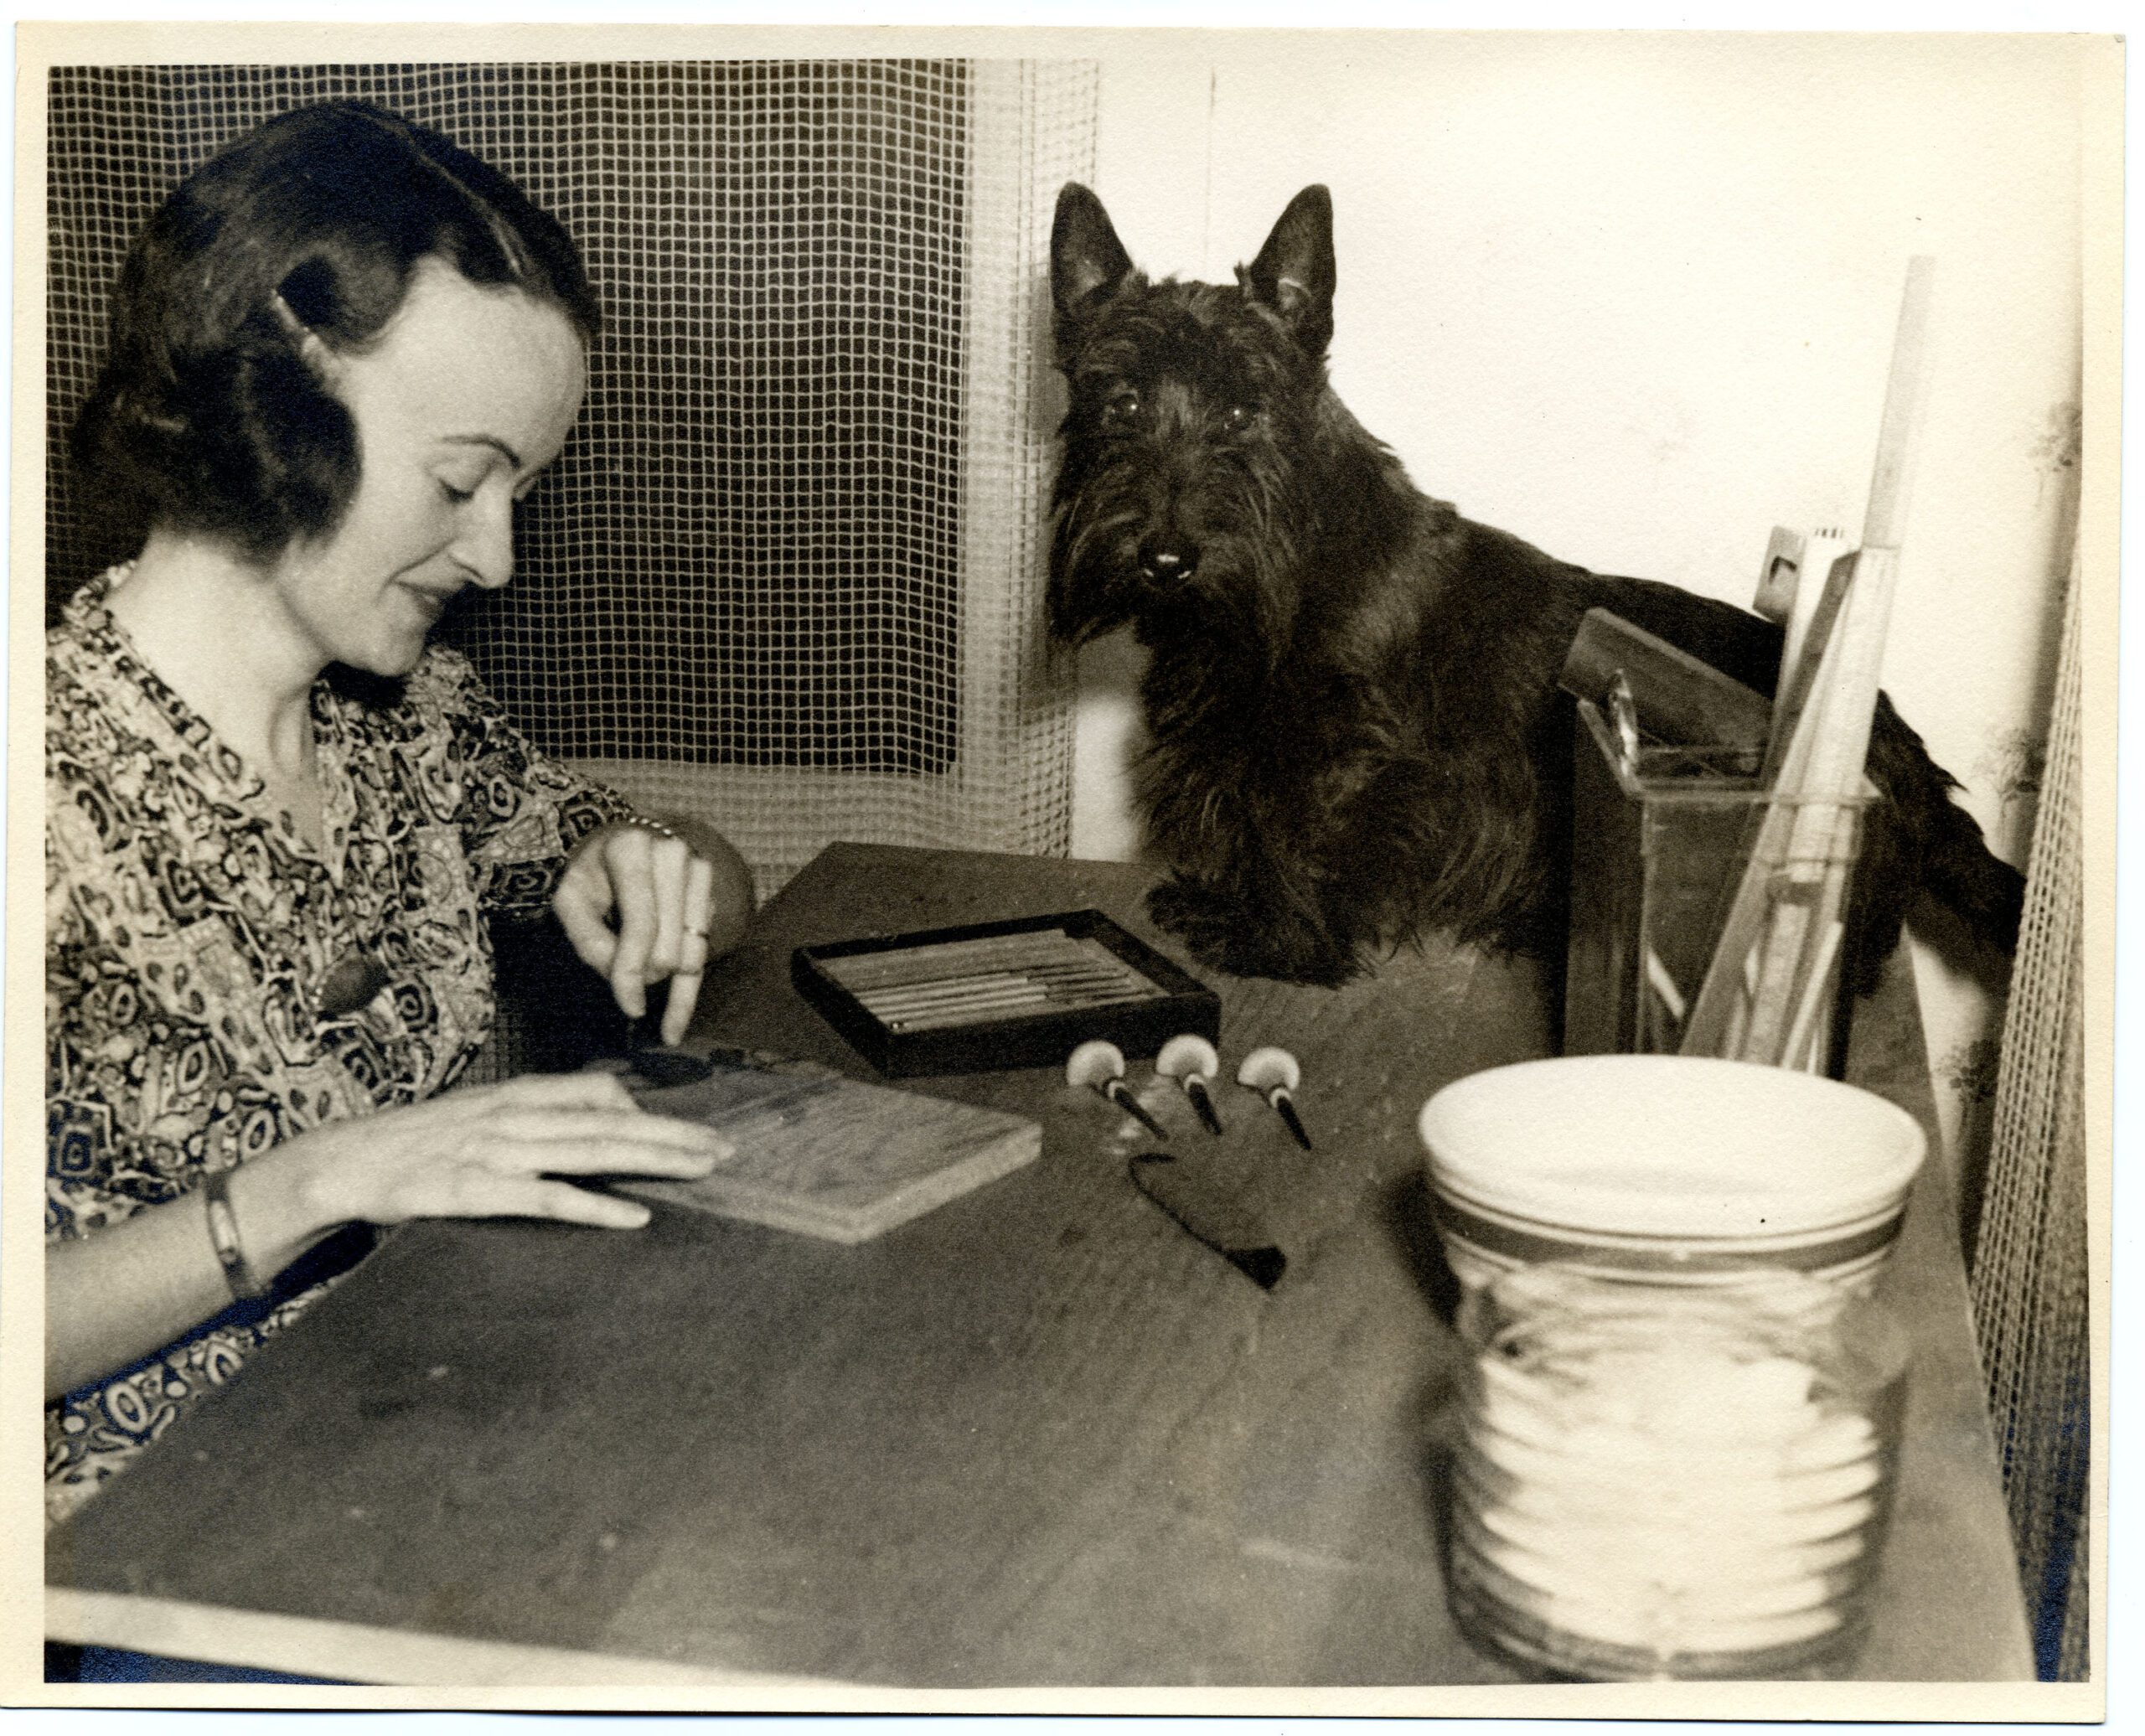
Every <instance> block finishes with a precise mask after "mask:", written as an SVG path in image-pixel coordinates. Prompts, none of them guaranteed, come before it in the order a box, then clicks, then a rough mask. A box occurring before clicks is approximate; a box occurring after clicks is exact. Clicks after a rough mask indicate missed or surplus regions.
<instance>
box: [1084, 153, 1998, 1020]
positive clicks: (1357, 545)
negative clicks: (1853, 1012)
mask: <svg viewBox="0 0 2145 1736" xmlns="http://www.w3.org/2000/svg"><path fill="white" fill-rule="evenodd" d="M1051 274H1052V292H1053V296H1054V299H1055V303H1056V308H1057V357H1058V364H1059V366H1060V368H1061V369H1062V370H1063V372H1064V375H1065V377H1066V380H1067V385H1068V386H1069V388H1070V391H1071V407H1070V409H1069V411H1067V416H1066V418H1065V423H1064V428H1063V437H1064V451H1063V457H1062V463H1061V466H1060V468H1059V472H1058V476H1057V493H1056V499H1055V514H1056V517H1055V532H1054V540H1053V543H1052V552H1051V575H1050V591H1049V607H1050V618H1051V625H1052V630H1053V632H1054V633H1056V634H1057V636H1058V637H1059V638H1062V639H1063V640H1066V641H1067V642H1071V643H1080V642H1082V641H1084V640H1087V639H1089V638H1093V637H1095V636H1096V635H1098V634H1100V633H1105V632H1107V631H1109V630H1110V629H1112V628H1116V627H1119V626H1123V625H1125V624H1128V623H1129V625H1130V626H1131V627H1132V628H1133V629H1134V631H1135V633H1136V634H1137V635H1138V637H1139V638H1140V642H1141V643H1144V644H1145V646H1147V647H1148V648H1149V649H1150V652H1151V654H1152V655H1151V659H1150V664H1149V666H1148V669H1147V673H1146V675H1145V680H1144V685H1143V688H1142V697H1143V700H1144V702H1145V712H1146V721H1147V726H1148V732H1149V736H1150V745H1149V746H1148V747H1147V748H1146V750H1145V753H1144V755H1143V757H1142V758H1141V760H1140V763H1139V765H1138V767H1137V768H1136V772H1135V780H1136V792H1137V796H1138V799H1139V802H1140V806H1141V808H1142V809H1143V810H1144V814H1145V823H1146V831H1147V840H1148V845H1149V848H1150V850H1152V851H1154V852H1155V853H1156V854H1158V855H1160V857H1161V858H1162V860H1164V861H1165V862H1166V865H1168V867H1169V869H1170V870H1171V878H1170V879H1168V880H1167V881H1165V882H1164V883H1163V884H1162V885H1161V886H1159V887H1157V888H1156V889H1155V892H1154V894H1153V895H1152V898H1151V901H1150V908H1151V910H1152V912H1153V914H1154V916H1155V919H1156V920H1157V921H1158V922H1160V924H1161V926H1162V927H1164V928H1166V929H1168V930H1170V931H1171V932H1172V933H1176V934H1177V935H1179V936H1180V937H1181V938H1183V939H1184V940H1185V941H1186V943H1189V945H1190V946H1191V949H1192V951H1193V952H1194V953H1197V955H1198V956H1199V957H1200V958H1202V959H1205V960H1206V961H1207V962H1209V963H1211V964H1217V965H1219V966H1221V967H1222V968H1223V969H1228V970H1231V971H1234V972H1237V973H1239V974H1254V975H1265V976H1274V977H1281V978H1285V979H1291V980H1295V981H1301V982H1310V983H1326V984H1336V983H1341V982H1344V981H1346V980H1347V979H1349V978H1350V977H1352V976H1353V975H1356V974H1358V973H1359V972H1361V971H1362V970H1363V969H1366V968H1367V966H1368V965H1369V964H1370V963H1371V962H1372V960H1373V959H1374V958H1375V957H1376V956H1377V954H1378V953H1379V952H1380V951H1381V950H1382V949H1383V948H1387V947H1389V946H1390V945H1392V944H1393V943H1403V942H1406V941H1408V940H1410V939H1412V938H1418V937H1420V936H1422V935H1424V934H1428V933H1432V932H1435V931H1439V930H1444V931H1449V932H1450V933H1452V934H1454V935H1455V936H1456V937H1457V938H1460V939H1461V940H1463V941H1470V942H1478V943H1486V944H1489V945H1491V946H1493V947H1499V948H1515V949H1519V950H1523V951H1529V952H1533V953H1538V954H1541V955H1543V956H1546V957H1550V958H1557V957H1559V956H1561V953H1562V951H1563V948H1564V919H1565V910H1566V899H1567V889H1568V882H1569V841H1570V825H1571V816H1570V806H1571V752H1572V747H1571V742H1572V726H1573V717H1572V710H1571V705H1570V703H1569V700H1567V699H1565V698H1564V696H1563V695H1561V694H1560V692H1559V690H1558V685H1557V682H1558V674H1559V672H1560V671H1561V669H1562V667H1563V664H1564V656H1565V654H1566V652H1567V650H1568V649H1569V647H1570V645H1571V643H1572V639H1573V637H1574V634H1575V633H1576V632H1577V631H1578V628H1579V620H1580V617H1582V616H1583V615H1584V613H1585V612H1586V611H1587V610H1588V609H1589V608H1591V607H1596V606H1597V605H1599V606H1605V607H1608V608H1610V609H1612V610H1614V611H1615V612H1616V613H1617V614H1619V615H1620V616H1622V617H1624V618H1625V619H1626V620H1628V621H1631V622H1633V623H1636V624H1637V625H1638V626H1640V627H1642V628H1646V630H1647V631H1649V632H1651V633H1656V634H1657V635H1659V636H1660V637H1661V638H1665V639H1667V640H1669V641H1671V642H1672V643H1675V644H1677V645H1680V646H1682V647H1683V648H1685V649H1686V650H1688V651H1690V652H1693V653H1694V654H1697V655H1698V656H1699V657H1702V658H1703V659H1705V660H1706V661H1707V662H1708V663H1710V664H1713V665H1714V666H1715V667H1717V668H1719V669H1723V670H1724V671H1726V672H1727V673H1728V674H1731V675H1733V676H1734V677H1736V678H1737V679H1739V680H1741V681H1744V682H1745V683H1747V684H1748V685H1750V686H1752V687H1755V688H1756V689H1757V690H1759V691H1760V692H1763V693H1770V691H1771V690H1772V687H1773V681H1774V677H1775V674H1776V672H1777V669H1778V664H1779V660H1780V633H1779V629H1778V628H1776V627H1775V626H1774V625H1773V624H1771V623H1768V622H1766V621H1765V620H1763V619H1762V618H1760V617H1758V616H1756V615H1753V614H1748V613H1745V612H1744V611H1742V610H1739V609H1737V608H1734V607H1730V606H1729V605H1727V604H1725V603H1720V602H1712V601H1708V600H1707V599H1705V598H1702V597H1695V596H1693V595H1692V594H1690V593H1689V592H1683V591H1680V590H1677V589H1676V588H1675V587H1674V586H1668V585H1662V584H1657V583H1654V582H1652V581H1646V580H1642V579H1628V578H1610V577H1605V576H1601V575H1599V574H1596V573H1592V572H1589V571H1586V570H1585V569H1584V568H1583V567H1578V566H1571V565H1569V563H1567V562H1564V561H1556V560H1553V559H1552V558H1550V557H1549V556H1548V555H1544V554H1543V553H1542V552H1541V551H1540V550H1537V549H1534V548H1531V547H1529V546H1528V545H1527V544H1526V543H1523V542H1522V541H1521V540H1519V539H1518V538H1517V537H1515V536H1511V535H1507V534H1506V533H1505V532H1503V531H1501V530H1492V529H1491V528H1490V527H1489V526H1487V525H1483V524H1473V523H1470V521H1469V520H1467V519H1464V518H1462V517H1461V516H1460V514H1458V513H1457V512H1455V510H1454V509H1453V508H1452V507H1451V506H1450V505H1448V504H1446V503H1445V502H1444V501H1441V500H1433V499H1429V498H1428V497H1427V496H1425V495H1424V494H1423V493H1419V491H1418V490H1417V489H1416V488H1414V486H1413V484H1411V483H1409V481H1408V478H1407V476H1406V474H1405V473H1404V472H1403V470H1402V468H1401V466H1400V463H1399V462H1398V460H1397V459H1396V458H1395V457H1393V454H1392V453H1391V452H1388V450H1387V449H1386V448H1385V447H1383V445H1381V444H1380V443H1379V442H1377V441H1376V440H1374V439H1373V438H1372V437H1371V436H1370V435H1369V434H1367V433H1366V432H1365V431H1364V430H1363V429H1362V426H1360V425H1359V424H1358V423H1357V421H1356V420H1355V418H1354V417H1353V416H1351V415H1350V414H1349V413H1348V411H1347V410H1346V408H1345V407H1344V406H1342V405H1341V401H1340V400H1339V399H1338V398H1337V397H1336V396H1335V395H1334V394H1333V391H1332V390H1331V387H1330V386H1329V385H1328V384H1327V382H1326V363H1325V357H1326V344H1327V342H1328V340H1329V339H1330V338H1331V336H1332V331H1333V290H1334V261H1333V243H1332V207H1331V201H1330V200H1329V199H1328V197H1327V194H1326V189H1324V188H1323V187H1310V188H1306V189H1305V190H1304V191H1303V192H1302V193H1300V194H1298V195H1297V196H1296V198H1295V200H1294V201H1292V202H1291V203H1290V205H1289V208H1288V209H1287V210H1286V211H1285V212H1284V214H1282V217H1281V220H1280V221H1279V223H1278V224H1277V225H1275V226H1274V232H1273V234H1272V235H1270V236H1269V237H1268V239H1267V241H1266V245H1265V246H1264V248H1263V249H1262V250H1261V251H1260V252H1259V256H1258V258H1257V259H1255V260H1254V261H1253V262H1252V263H1251V265H1250V266H1240V267H1238V273H1237V276H1238V282H1237V283H1236V284H1235V285H1233V286H1222V285H1215V284H1207V283H1180V282H1174V281H1167V282H1160V283H1150V282H1148V280H1147V279H1146V278H1145V276H1142V275H1141V274H1140V272H1139V271H1135V269H1134V268H1133V266H1132V262H1131V261H1130V259H1129V257H1128V256H1126V254H1125V251H1124V246H1123V245H1122V244H1121V243H1120V242H1119V240H1118V237H1117V234H1116V231H1115V230H1114V229H1113V228H1112V227H1111V225H1110V221H1109V216H1108V214H1106V213H1105V212H1104V209H1103V207H1102V204H1101V203H1100V201H1098V199H1096V198H1095V196H1094V194H1092V193H1091V192H1089V191H1088V189H1086V188H1084V187H1082V186H1080V185H1078V183H1072V184H1068V185H1067V187H1066V188H1065V189H1063V191H1062V193H1061V194H1060V195H1059V198H1058V202H1057V223H1056V226H1055V229H1054V230H1053V232H1052V257H1051ZM1869 772H1870V776H1871V778H1873V780H1874V782H1875V783H1876V785H1877V787H1878V788H1879V791H1880V792H1881V793H1882V794H1883V796H1884V798H1885V799H1884V801H1883V802H1881V803H1879V806H1878V809H1877V810H1876V812H1875V814H1874V818H1873V819H1872V821H1871V823H1870V824H1869V826H1868V832H1867V836H1866V839H1865V842H1864V845H1863V856H1862V859H1861V862H1860V865H1859V867H1858V874H1857V882H1856V889H1855V892H1854V894H1853V910H1854V916H1853V920H1852V922H1851V923H1850V932H1849V935H1848V942H1847V945H1846V948H1845V953H1844V957H1843V968H1844V969H1845V972H1846V974H1847V979H1848V982H1849V983H1850V984H1853V986H1854V987H1855V988H1856V989H1858V990H1863V991H1866V990H1867V989H1868V988H1869V987H1871V986H1872V985H1874V982H1875V980H1876V977H1877V974H1878V971H1879V968H1880V967H1881V965H1882V964H1883V962H1884V958H1885V956H1886V955H1887V954H1888V953H1889V952H1890V951H1891V949H1892V948H1893V947H1894V944H1895V943H1897V941H1898V939H1899V928H1900V924H1901V922H1902V920H1903V918H1904V917H1905V912H1906V909H1907V907H1908V904H1909V902H1910V898H1911V896H1913V895H1914V893H1915V891H1916V889H1925V890H1926V891H1929V892H1931V893H1932V894H1934V895H1935V897H1936V900H1938V901H1939V902H1941V904H1943V905H1946V906H1948V907H1950V908H1951V911H1952V912H1955V913H1956V915H1957V916H1959V917H1962V918H1963V920H1964V924H1965V927H1966V928H1967V930H1968V931H1969V932H1970V933H1972V934H1973V935H1975V936H1977V937H1978V938H1980V939H1981V940H1982V941H1985V942H1987V943H1993V945H1995V946H1997V947H1999V948H2008V946H2009V945H2010V944H2011V943H2012V941H2013V939H2014V938H2015V935H2016V933H2017V927H2018V912H2019V906H2020V902H2021V895H2022V891H2023V885H2022V882H2021V881H2020V878H2019V876H2018V872H2017V871H2015V870H2013V869H2012V868H2011V867H2009V866H2008V865H2005V864H2004V863H2003V862H2000V861H1998V860H1996V858H1994V857H1993V856H1992V855H1990V854H1989V852H1988V850H1987V847H1986V845H1984V843H1983V841H1982V834H1981V829H1980V828H1979V827H1978V826H1977V825H1976V824H1975V823H1974V821H1973V820H1972V818H1971V817H1970V816H1969V815H1968V814H1966V813H1965V812H1964V811H1963V810H1962V809H1960V808H1959V807H1957V806H1956V804H1955V803H1953V802H1952V801H1951V791H1952V790H1953V789H1955V788H1957V785H1956V783H1955V782H1954V781H1953V779H1952V778H1951V777H1950V776H1949V775H1948V774H1947V773H1946V772H1944V771H1943V770H1942V768H1941V767H1938V766H1937V765H1936V764H1935V763H1934V762H1932V761H1931V759H1930V757H1929V755H1928V753H1927V752H1925V750H1924V748H1923V747H1922V744H1921V741H1920V737H1919V736H1916V735H1915V732H1914V731H1912V730H1910V728H1908V726H1906V724H1905V722H1903V721H1901V720H1900V718H1899V715H1898V713H1897V712H1895V711H1894V710H1893V709H1892V706H1891V705H1890V703H1889V700H1881V701H1880V702H1879V708H1878V712H1877V716H1876V720H1875V724H1874V731H1873V736H1872V741H1871V746H1870V751H1869Z"/></svg>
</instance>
